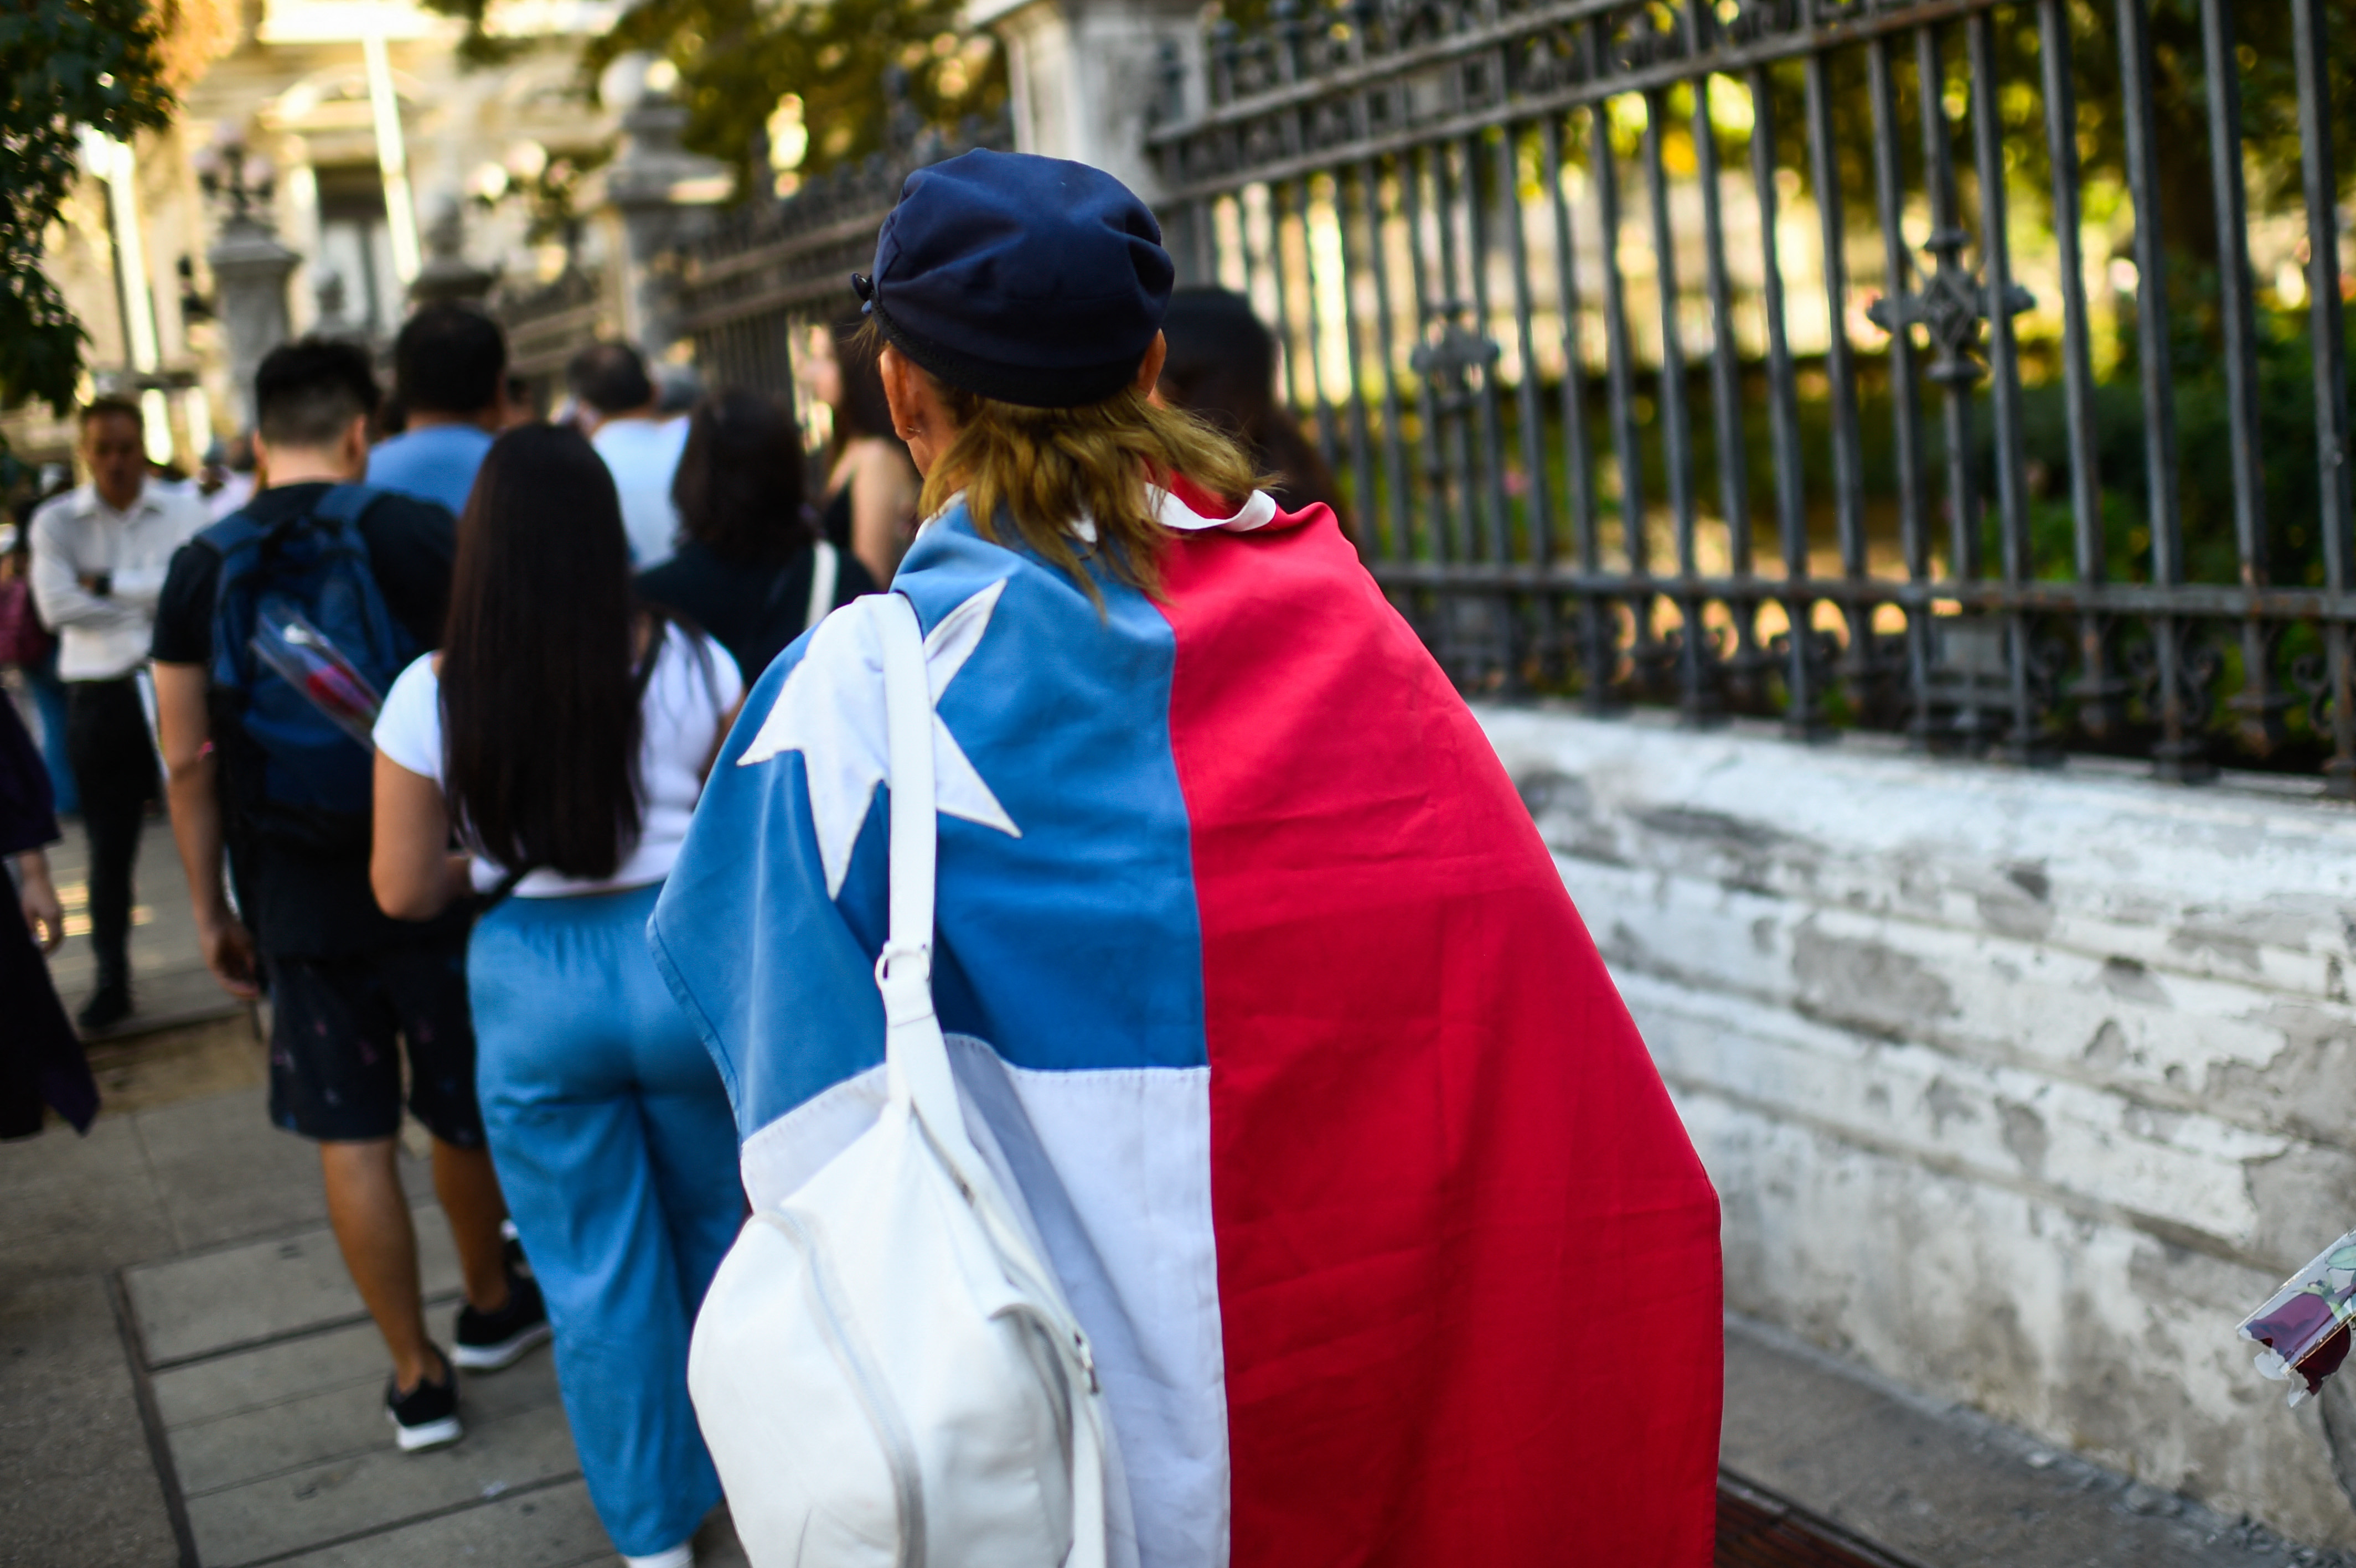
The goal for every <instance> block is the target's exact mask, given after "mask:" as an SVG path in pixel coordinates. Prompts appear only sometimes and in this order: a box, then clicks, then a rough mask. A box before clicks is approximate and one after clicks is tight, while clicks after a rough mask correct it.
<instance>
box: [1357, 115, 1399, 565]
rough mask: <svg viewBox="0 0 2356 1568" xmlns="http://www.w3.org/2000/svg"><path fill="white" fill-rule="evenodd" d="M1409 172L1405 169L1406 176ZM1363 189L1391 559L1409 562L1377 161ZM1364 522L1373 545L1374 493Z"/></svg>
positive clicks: (1365, 174) (1369, 162) (1364, 167)
mask: <svg viewBox="0 0 2356 1568" xmlns="http://www.w3.org/2000/svg"><path fill="white" fill-rule="evenodd" d="M1404 172H1405V170H1404V165H1402V168H1401V173H1402V176H1403V175H1404ZM1358 186H1359V188H1360V189H1361V190H1362V191H1364V192H1365V198H1364V199H1365V208H1366V255H1367V261H1368V263H1369V267H1370V270H1371V273H1372V276H1373V279H1374V285H1375V334H1376V339H1375V340H1376V345H1377V346H1378V347H1380V349H1381V351H1382V367H1383V477H1384V482H1385V484H1386V485H1387V488H1388V489H1389V492H1390V494H1389V497H1388V499H1389V501H1390V517H1391V538H1390V554H1391V555H1392V557H1393V558H1394V559H1396V560H1409V559H1411V558H1412V557H1413V555H1414V553H1415V517H1414V514H1413V512H1412V510H1411V509H1410V508H1411V506H1412V499H1413V498H1412V497H1411V496H1409V495H1408V474H1407V447H1406V445H1405V443H1404V435H1405V432H1404V431H1403V430H1402V429H1401V426H1400V420H1401V419H1402V417H1403V415H1402V413H1401V410H1400V404H1399V395H1398V338H1397V336H1396V335H1395V333H1394V330H1393V326H1392V311H1393V299H1392V294H1391V269H1390V259H1389V257H1388V255H1387V251H1389V249H1390V247H1389V244H1388V242H1387V240H1385V238H1384V230H1385V229H1386V228H1387V225H1386V223H1385V222H1384V219H1383V186H1382V175H1381V167H1380V165H1377V164H1376V162H1375V160H1374V159H1372V158H1368V159H1366V160H1365V162H1364V163H1362V164H1360V165H1358ZM1345 242H1346V236H1345ZM1360 516H1362V517H1365V519H1366V521H1365V527H1366V529H1367V541H1366V542H1367V543H1368V544H1370V545H1371V544H1373V543H1374V537H1373V530H1374V526H1375V523H1374V517H1375V500H1374V493H1373V492H1372V491H1371V490H1370V491H1368V492H1367V494H1366V499H1365V503H1364V504H1363V507H1362V510H1361V512H1360Z"/></svg>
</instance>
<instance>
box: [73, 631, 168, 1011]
mask: <svg viewBox="0 0 2356 1568" xmlns="http://www.w3.org/2000/svg"><path fill="white" fill-rule="evenodd" d="M66 756H67V758H68V760H70V762H71V763H73V771H74V782H75V784H78V785H79V786H80V790H81V820H82V827H83V829H84V830H85V831H86V832H88V833H89V835H90V942H91V948H92V949H93V950H94V951H95V954H96V956H97V959H98V983H99V986H100V987H101V988H102V989H103V988H104V987H108V986H126V985H129V984H130V983H131V869H132V867H133V866H134V865H135V864H137V863H138V859H139V829H140V827H141V825H142V824H143V823H144V822H145V820H146V816H147V803H148V801H150V800H152V799H153V798H155V745H154V744H153V742H151V741H149V740H148V739H147V715H146V713H145V710H144V709H141V707H140V705H139V688H138V687H137V686H136V685H134V683H133V682H132V680H131V678H130V677H128V676H126V677H123V679H121V680H74V681H68V682H67V683H66Z"/></svg>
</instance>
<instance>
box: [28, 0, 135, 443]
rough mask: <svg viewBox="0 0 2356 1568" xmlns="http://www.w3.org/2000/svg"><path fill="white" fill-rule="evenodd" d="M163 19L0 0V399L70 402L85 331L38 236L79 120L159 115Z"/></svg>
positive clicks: (66, 189) (64, 185) (127, 10)
mask: <svg viewBox="0 0 2356 1568" xmlns="http://www.w3.org/2000/svg"><path fill="white" fill-rule="evenodd" d="M171 20H172V16H171V15H170V14H168V13H166V14H161V15H159V14H158V13H157V12H156V11H155V10H152V9H150V7H149V5H147V4H146V0H8V4H7V5H5V6H0V85H4V86H5V105H0V405H7V406H13V405H15V404H16V403H20V402H23V401H25V400H27V399H31V398H38V399H40V400H43V401H45V402H47V403H48V405H49V407H50V408H51V409H52V410H54V411H56V412H58V413H59V414H63V413H64V412H65V411H66V410H67V409H68V408H70V406H71V405H72V403H73V400H74V397H75V393H76V390H77V389H78V387H79V385H80V379H81V368H82V348H83V346H84V345H85V344H86V343H88V341H89V335H88V334H87V333H85V332H84V331H83V330H82V327H81V324H80V322H78V321H76V320H75V319H74V317H73V314H72V312H70V310H68V309H67V308H66V302H65V298H64V296H63V295H62V294H60V293H59V292H58V288H57V285H56V284H55V283H52V282H51V281H50V280H49V277H48V273H47V272H44V271H43V270H42V268H41V251H42V247H43V240H44V237H45V236H46V235H47V233H48V229H49V226H50V225H51V224H53V223H55V222H56V221H57V220H58V215H59V210H60V209H61V208H63V207H64V205H65V200H66V197H67V196H68V195H69V194H70V192H71V191H72V189H73V186H74V183H75V181H76V180H77V179H79V178H80V152H81V144H80V138H81V133H82V132H83V131H84V130H86V129H89V130H97V131H102V132H103V133H106V134H108V135H110V136H113V137H117V138H129V137H131V136H134V135H135V134H137V133H139V132H141V131H145V130H153V129H156V128H160V127H161V126H163V125H164V124H166V123H167V122H168V120H169V118H170V115H171V111H172V106H173V97H172V86H171V83H170V81H169V80H167V77H166V50H165V43H166V37H167V34H168V32H169V27H170V23H171Z"/></svg>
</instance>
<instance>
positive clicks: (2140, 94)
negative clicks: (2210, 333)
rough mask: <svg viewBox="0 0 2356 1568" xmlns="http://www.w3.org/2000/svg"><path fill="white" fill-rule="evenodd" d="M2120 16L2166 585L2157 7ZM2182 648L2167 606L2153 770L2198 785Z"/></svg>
mask: <svg viewBox="0 0 2356 1568" xmlns="http://www.w3.org/2000/svg"><path fill="white" fill-rule="evenodd" d="M2115 16H2116V17H2117V32H2118V47H2119V91H2120V110H2121V119H2122V121H2123V127H2122V128H2123V129H2124V131H2125V133H2126V172H2127V196H2128V199H2129V200H2130V201H2131V202H2132V203H2133V205H2134V209H2135V265H2136V368H2137V369H2138V370H2139V371H2140V373H2141V381H2142V389H2143V431H2144V479H2145V491H2146V497H2147V499H2146V507H2147V510H2146V514H2145V515H2146V519H2147V527H2148V528H2149V530H2150V534H2151V581H2152V583H2153V584H2154V585H2155V586H2156V587H2158V588H2160V589H2163V590H2166V589H2172V588H2175V587H2177V586H2179V584H2181V583H2182V582H2183V581H2184V513H2183V507H2182V504H2181V500H2180V497H2179V492H2178V489H2177V472H2176V378H2175V372H2174V369H2173V368H2172V367H2171V365H2170V363H2169V358H2170V349H2169V319H2168V318H2169V310H2168V273H2167V261H2166V251H2165V249H2164V247H2163V245H2162V242H2161V233H2160V213H2159V146H2158V140H2157V133H2156V132H2155V131H2154V129H2153V123H2152V108H2151V82H2152V52H2151V13H2150V9H2149V5H2148V0H2116V5H2115ZM2183 651H2184V650H2183V647H2182V645H2181V643H2180V642H2179V625H2178V624H2177V621H2176V619H2175V617H2173V616H2172V615H2170V614H2169V613H2167V611H2166V609H2165V607H2164V606H2163V608H2162V610H2161V613H2159V614H2158V615H2157V616H2156V617H2155V618H2154V619H2153V621H2152V624H2151V645H2150V666H2151V668H2150V677H2151V685H2152V696H2151V699H2150V705H2151V708H2152V709H2153V711H2154V714H2155V716H2156V717H2157V718H2158V723H2159V739H2158V741H2157V742H2156V743H2155V744H2154V745H2153V747H2152V763H2153V771H2154V773H2157V774H2158V776H2159V777H2160V778H2163V779H2168V780H2170V781H2172V782H2176V783H2192V782H2194V781H2197V780H2200V779H2203V778H2207V777H2209V776H2211V774H2212V773H2214V772H2215V771H2216V770H2215V768H2214V767H2213V766H2212V765H2211V763H2209V761H2208V741H2207V739H2206V738H2205V737H2204V736H2202V735H2201V733H2200V726H2199V723H2198V721H2197V720H2196V719H2195V718H2194V717H2193V715H2192V713H2191V711H2190V710H2191V707H2192V704H2191V701H2190V697H2189V694H2188V693H2187V691H2186V689H2185V685H2186V683H2185V678H2184V677H2185V673H2186V672H2185V670H2184V668H2183V664H2182V653H2183Z"/></svg>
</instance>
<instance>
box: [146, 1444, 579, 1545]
mask: <svg viewBox="0 0 2356 1568" xmlns="http://www.w3.org/2000/svg"><path fill="white" fill-rule="evenodd" d="M381 1419H382V1417H381V1416H380V1417H379V1420H380V1421H381ZM380 1430H385V1429H384V1428H382V1427H380ZM578 1470H579V1464H578V1462H577V1460H576V1459H575V1458H574V1456H573V1438H572V1435H571V1433H570V1432H568V1431H567V1430H566V1428H565V1423H564V1412H563V1410H562V1408H561V1407H558V1406H555V1405H549V1406H545V1407H543V1408H541V1409H539V1410H532V1411H527V1412H525V1413H522V1414H519V1415H513V1416H509V1417H508V1418H507V1419H506V1420H504V1421H487V1422H480V1423H477V1424H472V1425H471V1426H470V1427H469V1428H468V1431H467V1434H466V1441H465V1442H463V1443H459V1444H457V1445H454V1446H452V1447H449V1448H442V1449H435V1450H434V1451H432V1452H429V1453H424V1454H403V1453H402V1452H400V1451H399V1450H397V1449H395V1448H393V1447H392V1446H391V1445H390V1444H383V1445H379V1446H377V1447H375V1448H372V1449H370V1450H369V1451H368V1452H366V1453H362V1454H356V1455H351V1456H346V1457H343V1458H339V1459H335V1460H330V1461H327V1462H326V1463H322V1464H316V1465H311V1466H306V1467H303V1468H300V1469H297V1470H294V1471H291V1472H289V1473H287V1474H284V1475H279V1476H273V1477H268V1478H267V1479H263V1480H257V1481H252V1482H248V1483H246V1484H245V1485H242V1486H237V1487H231V1488H227V1489H225V1490H222V1491H218V1492H212V1493H209V1494H207V1495H206V1496H203V1497H196V1498H190V1499H188V1522H189V1525H190V1527H191V1528H192V1529H193V1530H194V1531H195V1533H196V1538H197V1545H198V1554H199V1556H200V1558H201V1559H202V1561H203V1562H204V1563H205V1564H206V1568H235V1565H237V1564H241V1563H252V1562H254V1561H256V1560H258V1559H261V1558H264V1557H276V1556H279V1555H282V1554H284V1553H287V1552H296V1551H300V1550H302V1549H304V1548H305V1547H312V1546H317V1545H322V1544H326V1543H329V1542H334V1541H344V1540H347V1539H349V1538H353V1537H357V1536H359V1535H362V1534H365V1533H367V1532H369V1531H382V1530H386V1529H389V1528H391V1527H393V1526H396V1525H401V1524H404V1523H407V1522H409V1521H412V1520H422V1519H424V1518H426V1517H427V1516H429V1515H433V1514H436V1513H439V1512H442V1511H443V1510H445V1509H454V1508H458V1507H462V1506H464V1505H466V1504H470V1503H473V1502H477V1501H479V1500H482V1499H491V1498H497V1497H498V1496H500V1495H501V1494H502V1493H506V1492H511V1491H514V1490H516V1489H517V1488H522V1487H529V1486H531V1485H533V1484H534V1483H536V1482H541V1481H548V1480H553V1479H556V1478H559V1477H569V1476H573V1475H574V1474H577V1473H578Z"/></svg>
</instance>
